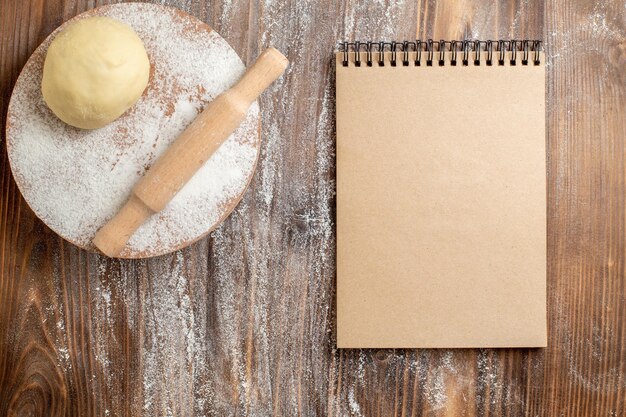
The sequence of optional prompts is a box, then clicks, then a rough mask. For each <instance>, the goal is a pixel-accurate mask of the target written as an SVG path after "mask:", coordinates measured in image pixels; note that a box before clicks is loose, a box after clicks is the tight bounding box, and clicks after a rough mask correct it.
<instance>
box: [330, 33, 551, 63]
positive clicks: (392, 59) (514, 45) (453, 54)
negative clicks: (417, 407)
mask: <svg viewBox="0 0 626 417" xmlns="http://www.w3.org/2000/svg"><path fill="white" fill-rule="evenodd" d="M342 47H343V48H342V49H343V62H342V64H343V66H344V67H347V66H348V62H349V53H350V52H354V64H355V66H357V67H360V66H361V65H362V64H363V59H362V54H363V52H365V65H367V66H368V67H371V66H374V65H375V64H376V65H378V66H381V67H384V66H385V64H386V63H389V65H390V66H392V67H395V66H399V64H398V62H400V65H402V66H409V63H410V62H409V59H410V53H411V52H414V53H415V60H414V62H413V63H414V65H415V66H418V67H419V66H421V65H422V55H425V56H426V59H425V65H426V66H432V65H433V62H435V57H436V62H437V64H438V65H439V66H444V65H446V52H449V53H450V54H449V63H450V65H452V66H456V65H457V62H458V61H457V57H458V55H459V53H460V54H461V65H462V66H468V65H470V55H472V58H473V59H472V64H473V65H481V62H483V59H482V58H483V54H482V53H483V52H486V53H487V54H486V58H485V59H484V63H485V65H487V66H492V65H499V66H501V65H504V61H505V59H506V56H507V52H508V56H509V65H516V64H517V62H518V61H519V62H521V65H529V62H531V61H530V58H531V55H532V63H533V65H539V64H540V62H539V57H540V55H539V52H540V51H541V41H540V40H529V39H525V40H515V39H511V40H503V39H500V40H486V41H480V40H459V41H457V40H451V41H447V40H443V39H442V40H439V41H433V40H432V39H428V40H426V41H423V40H420V39H417V40H415V41H403V42H395V41H393V42H384V41H379V42H359V41H355V42H343V43H342ZM385 52H390V54H389V55H390V56H389V59H385ZM494 52H496V53H497V58H498V59H497V60H496V61H494V60H493V57H494ZM399 55H400V56H401V60H400V61H399V60H398V56H399ZM518 55H521V56H522V59H521V60H518ZM374 56H376V60H374Z"/></svg>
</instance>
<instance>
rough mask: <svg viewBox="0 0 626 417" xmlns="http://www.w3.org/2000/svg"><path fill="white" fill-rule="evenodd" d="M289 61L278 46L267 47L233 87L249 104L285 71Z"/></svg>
mask: <svg viewBox="0 0 626 417" xmlns="http://www.w3.org/2000/svg"><path fill="white" fill-rule="evenodd" d="M288 64H289V61H288V60H287V58H286V57H285V56H284V55H283V54H282V53H280V51H278V50H277V49H276V48H267V49H266V50H265V51H263V53H261V55H259V57H258V58H257V60H256V61H255V62H254V64H252V66H251V67H250V69H248V71H246V73H245V74H244V75H243V77H242V78H241V79H240V80H239V82H237V84H235V86H234V87H233V90H234V92H235V93H236V94H237V95H238V96H239V97H241V98H242V99H243V100H244V101H245V103H246V105H247V106H249V105H250V104H252V102H253V101H254V100H256V99H257V97H259V95H261V93H262V92H263V91H264V90H265V89H266V88H267V87H269V85H270V84H271V83H273V82H274V81H275V80H276V79H277V78H278V77H280V75H281V74H282V73H283V72H284V71H285V68H287V65H288Z"/></svg>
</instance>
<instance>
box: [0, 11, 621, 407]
mask: <svg viewBox="0 0 626 417" xmlns="http://www.w3.org/2000/svg"><path fill="white" fill-rule="evenodd" d="M165 3H166V4H170V5H174V6H177V7H180V8H181V9H183V10H186V11H188V12H191V13H193V14H194V15H196V16H198V17H200V18H201V19H203V20H205V21H207V22H208V23H209V24H210V25H212V26H213V27H214V28H215V29H216V30H218V31H219V32H220V33H221V34H222V35H223V36H224V37H225V38H226V39H227V40H228V41H229V42H230V43H231V44H232V45H233V47H234V48H235V49H236V50H237V52H239V53H240V54H241V56H242V57H243V58H244V60H245V61H247V62H250V61H251V60H252V59H254V57H255V56H256V55H257V53H258V52H259V51H260V50H261V49H262V48H264V47H266V46H267V45H269V44H272V45H274V46H276V47H278V48H279V49H281V50H282V51H283V52H285V53H287V54H288V55H289V58H290V59H291V60H292V62H293V64H292V66H291V68H290V69H289V71H288V73H287V74H286V76H285V77H284V79H283V80H282V81H281V82H279V83H277V84H276V85H275V86H273V87H272V88H271V89H270V91H269V92H268V93H266V94H265V95H264V96H263V98H262V100H261V106H262V109H263V137H264V144H263V154H262V158H261V163H260V166H259V170H258V171H257V174H256V175H255V178H254V181H253V184H252V186H251V188H250V190H249V191H248V192H247V194H246V196H245V198H244V200H243V201H242V203H241V205H240V206H239V207H238V209H237V210H236V211H235V212H234V213H233V215H232V216H231V217H230V218H229V219H228V220H227V221H226V222H225V223H224V224H223V226H222V227H220V228H219V229H218V230H217V231H216V232H214V233H213V234H212V235H211V237H210V238H209V239H206V240H204V241H202V242H199V243H198V244H196V245H193V246H192V247H190V248H187V249H185V250H183V251H180V252H178V253H175V254H172V255H169V256H163V257H160V258H156V259H151V260H146V261H117V260H108V259H106V258H103V257H100V256H98V255H95V254H88V253H86V252H83V251H80V250H78V249H76V248H74V247H73V246H71V245H69V244H67V243H65V242H63V241H62V239H60V238H59V237H57V236H56V235H54V234H53V233H52V232H50V231H49V230H48V229H47V228H46V227H45V226H44V225H43V224H42V223H41V222H40V221H39V220H37V219H36V218H35V217H34V216H33V214H32V212H31V211H30V210H29V208H28V207H27V205H26V204H25V202H24V200H23V199H22V197H21V196H20V194H19V191H18V190H17V189H16V187H15V183H14V182H13V179H12V177H11V174H10V170H9V167H8V163H7V158H6V151H5V150H4V146H3V149H2V157H1V158H0V173H1V176H0V241H1V242H2V243H1V246H0V251H1V252H0V415H2V416H3V415H15V416H28V415H35V416H39V415H41V416H44V415H45V416H55V415H109V416H121V415H133V416H137V415H147V416H153V415H158V416H161V415H163V416H166V415H185V416H186V415H196V416H202V415H288V416H291V415H303V416H312V415H330V416H344V415H353V416H361V415H362V416H375V415H381V416H392V415H393V416H421V415H428V416H444V415H455V416H457V415H458V416H479V415H480V416H483V415H493V416H522V415H527V416H535V415H545V416H581V415H597V416H620V415H624V414H626V410H625V405H624V398H625V395H626V394H625V390H626V339H625V337H626V329H625V328H626V325H625V324H624V319H623V318H624V316H625V315H626V288H625V286H626V279H625V278H626V276H625V271H624V261H625V256H626V252H625V251H626V242H625V236H626V233H625V223H626V202H625V197H624V190H625V188H626V187H625V185H626V184H625V177H626V166H625V162H624V137H626V125H625V123H626V118H625V114H624V112H625V111H624V108H625V104H626V98H625V97H626V91H625V86H626V78H625V77H626V71H625V69H626V65H625V62H626V46H625V45H626V15H625V11H624V8H623V4H621V2H620V1H617V0H613V1H611V0H609V1H607V0H604V1H601V2H599V3H591V2H585V1H582V0H578V1H573V2H556V1H551V2H548V3H546V4H545V5H544V3H542V2H533V1H526V0H524V1H512V0H511V1H505V0H501V1H497V2H488V1H485V0H465V1H460V2H456V3H451V2H434V1H427V0H418V1H417V2H406V1H400V2H385V1H374V0H370V1H366V2H356V1H345V2H331V3H328V2H322V1H319V0H314V1H313V0H312V1H309V2H302V1H295V0H293V1H280V2H279V1H270V0H266V1H263V2H247V1H237V0H232V1H222V2H206V1H203V0H202V1H189V0H186V1H185V0H180V1H178V0H176V1H170V2H165ZM0 4H1V5H2V7H1V10H2V13H0V23H1V24H0V27H2V31H0V41H1V42H0V89H1V91H0V100H1V101H0V104H1V107H2V112H1V115H2V116H1V117H2V124H3V125H4V121H5V115H6V107H7V105H8V99H9V97H10V91H11V88H12V85H13V83H14V82H15V79H16V78H17V75H18V72H19V69H20V68H21V67H22V65H23V64H24V63H25V61H26V59H27V58H28V56H29V54H30V53H31V52H32V51H33V50H34V48H35V47H36V46H37V44H38V43H39V42H40V41H41V40H43V39H44V38H45V36H46V35H47V34H48V33H50V32H51V31H52V30H53V29H54V28H55V27H56V26H57V25H58V24H60V23H61V22H62V21H64V20H66V19H68V18H70V17H72V16H74V15H76V14H77V13H80V12H81V11H84V10H87V9H88V8H90V7H93V6H94V5H95V4H94V2H93V1H87V0H50V1H43V0H30V1H24V2H17V1H14V0H0ZM98 4H102V3H98ZM415 36H417V37H422V38H428V37H432V38H434V39H439V38H462V37H469V38H485V39H495V38H500V37H502V38H543V39H544V40H545V41H546V49H547V57H548V67H547V75H548V86H547V87H548V97H547V100H548V106H547V108H548V115H547V116H548V121H547V127H548V138H547V139H548V178H549V189H548V200H549V207H548V214H549V224H548V229H549V244H548V255H549V269H548V273H549V274H548V275H549V278H548V289H549V294H548V295H549V299H548V313H549V320H550V323H549V327H550V342H549V343H550V345H549V347H548V348H547V349H505V350H491V349H485V350H381V351H371V350H362V351H355V350H346V351H338V350H336V349H335V348H334V224H333V221H334V212H333V204H334V196H333V193H334V183H333V180H334V160H333V152H334V130H333V129H334V114H333V113H334V102H333V96H334V90H333V72H332V71H333V69H332V65H331V62H330V59H331V52H332V50H333V48H334V47H335V45H336V43H337V42H338V41H342V40H344V39H353V38H354V39H376V40H378V39H384V38H386V39H404V38H413V37H415ZM3 138H4V136H3Z"/></svg>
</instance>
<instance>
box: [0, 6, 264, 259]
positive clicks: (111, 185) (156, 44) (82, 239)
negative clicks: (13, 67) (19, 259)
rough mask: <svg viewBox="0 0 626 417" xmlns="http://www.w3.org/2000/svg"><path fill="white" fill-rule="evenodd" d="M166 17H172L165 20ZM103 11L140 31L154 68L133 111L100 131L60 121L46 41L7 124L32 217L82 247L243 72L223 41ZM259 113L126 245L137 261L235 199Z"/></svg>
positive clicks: (160, 19) (128, 11)
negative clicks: (46, 98) (46, 88)
mask: <svg viewBox="0 0 626 417" xmlns="http://www.w3.org/2000/svg"><path fill="white" fill-rule="evenodd" d="M164 11H165V12H164ZM99 13H103V14H105V15H108V16H109V17H112V18H114V19H118V20H120V21H123V22H125V23H127V24H128V25H130V26H131V27H133V29H134V30H135V31H136V32H137V34H138V35H139V37H140V38H141V39H142V40H143V42H144V43H145V46H146V50H147V51H148V54H149V56H150V61H151V64H152V66H153V71H152V74H151V80H150V84H149V86H148V89H147V91H146V93H145V94H144V96H143V97H142V98H141V99H140V100H139V101H138V102H137V104H136V105H135V106H134V107H133V108H132V109H131V110H130V112H129V113H128V114H126V115H124V116H123V117H121V118H120V119H118V120H116V121H115V122H113V123H111V124H109V125H107V126H105V127H103V128H101V129H97V130H92V131H86V130H78V129H75V128H72V127H71V126H68V125H66V124H64V123H63V122H61V121H60V120H58V119H57V118H56V117H55V116H54V114H52V112H51V111H50V110H49V109H48V108H47V106H46V105H45V103H44V102H43V99H42V97H41V93H40V85H41V71H42V64H43V56H44V55H45V50H46V49H47V46H48V44H49V42H46V43H44V44H43V45H42V46H41V47H40V48H39V50H38V51H37V52H35V54H34V55H35V56H37V54H38V56H39V58H40V59H31V60H30V61H29V63H27V65H26V67H25V71H24V72H23V75H22V76H21V78H20V79H19V81H18V83H17V85H16V88H15V92H14V96H13V99H12V102H11V109H10V117H9V130H8V138H9V157H10V160H11V166H12V168H13V171H14V174H15V177H16V179H17V180H18V184H19V185H20V186H21V191H22V193H23V194H24V197H25V198H26V201H27V202H28V203H29V205H30V206H31V207H32V208H33V210H34V211H35V213H36V214H37V215H38V216H39V217H40V218H41V219H42V220H43V221H44V222H45V223H46V224H47V225H48V226H49V227H50V228H52V229H53V230H55V231H56V232H57V233H59V234H60V235H61V236H63V237H65V238H66V239H68V240H70V241H72V242H75V243H77V244H79V245H81V246H83V247H87V248H93V246H92V244H91V239H92V238H93V236H94V234H95V232H96V231H97V229H98V228H99V227H101V226H102V225H103V224H104V223H105V222H106V221H107V220H108V219H109V218H111V217H112V216H113V215H114V213H115V212H116V211H117V210H118V209H119V208H120V207H121V206H122V205H123V203H124V202H125V201H126V199H127V198H128V197H129V195H130V191H131V189H132V187H133V185H134V184H135V183H136V181H137V180H138V179H139V178H140V177H141V175H142V174H143V173H144V172H145V170H146V169H147V168H148V167H149V166H150V165H151V164H152V163H153V162H154V161H155V160H156V158H157V157H158V156H159V155H161V154H162V153H163V152H164V151H165V149H166V148H167V146H168V145H169V144H170V143H171V142H172V141H173V140H174V139H175V138H176V137H177V136H178V135H179V134H180V133H181V132H182V131H183V130H184V128H185V127H186V126H187V125H189V123H190V122H191V121H192V120H193V119H194V118H195V117H196V115H197V114H198V113H199V112H200V111H201V110H202V108H203V107H204V106H205V105H206V103H207V102H209V101H210V100H212V99H214V98H215V97H216V96H217V95H218V94H219V93H221V92H222V91H224V90H225V89H227V88H228V87H230V86H231V85H233V84H234V83H235V82H236V81H237V80H238V79H239V78H240V77H241V75H242V74H243V71H244V65H243V63H242V62H241V60H240V58H239V57H238V56H237V54H236V53H235V52H234V51H233V50H232V49H231V48H230V46H229V45H228V44H227V43H226V41H224V39H222V38H221V37H220V36H219V35H218V34H217V33H215V32H213V31H211V32H209V31H208V30H207V29H206V26H202V25H201V24H200V23H199V22H196V21H192V20H188V19H182V18H181V17H180V16H178V15H177V14H176V13H175V12H173V11H172V10H170V9H164V8H161V7H158V6H151V5H146V4H133V5H124V6H123V7H118V6H110V7H108V8H104V10H103V11H100V12H99ZM258 121H259V109H258V105H257V103H254V104H253V106H252V107H251V109H250V111H249V112H248V115H247V118H246V119H245V121H244V123H243V124H242V125H241V126H240V128H239V129H238V130H237V131H236V132H235V133H234V134H233V135H231V137H230V138H229V139H228V140H227V141H226V142H225V143H224V144H223V146H222V147H221V148H220V149H219V150H218V151H217V152H216V153H215V154H214V155H213V157H212V158H211V159H210V160H209V161H208V162H207V163H206V164H205V165H204V166H203V167H202V168H201V169H200V171H199V172H198V173H197V174H196V175H195V176H194V177H193V178H192V180H191V181H190V182H189V183H188V184H187V185H186V186H185V187H184V188H183V189H182V190H181V192H180V193H179V194H178V195H177V196H176V197H175V198H174V199H173V200H172V202H171V203H170V204H169V205H168V206H167V207H166V208H165V209H164V210H163V211H162V212H161V213H159V214H157V215H154V216H152V217H151V218H150V219H149V220H148V221H147V222H146V223H145V224H144V225H142V226H141V227H140V228H139V230H138V231H137V232H136V233H135V234H134V235H133V237H132V238H131V240H130V242H129V249H130V252H131V253H139V252H148V253H150V254H160V253H163V252H166V251H168V248H171V249H173V248H176V247H178V246H180V245H181V244H183V243H185V242H189V241H193V240H195V239H197V238H199V237H201V236H202V235H203V234H205V233H206V232H207V231H209V230H210V229H211V228H212V227H213V226H214V225H215V224H216V223H217V222H218V221H219V220H220V218H222V217H223V216H224V215H225V214H226V213H225V207H226V205H227V203H228V202H229V201H232V200H236V199H237V198H238V196H239V195H240V194H241V193H242V192H243V190H244V189H245V187H246V185H247V183H248V181H249V179H250V177H251V175H252V172H253V170H254V166H255V163H256V159H257V152H258Z"/></svg>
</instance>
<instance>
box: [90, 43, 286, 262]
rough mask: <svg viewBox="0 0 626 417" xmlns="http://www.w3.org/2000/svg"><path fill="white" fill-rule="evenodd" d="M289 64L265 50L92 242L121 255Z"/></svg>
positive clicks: (148, 174)
mask: <svg viewBox="0 0 626 417" xmlns="http://www.w3.org/2000/svg"><path fill="white" fill-rule="evenodd" d="M287 64H288V61H287V58H285V57H284V56H283V54H281V53H280V52H279V51H278V50H276V49H274V48H269V49H267V50H265V51H264V52H263V53H262V54H261V55H260V56H259V57H258V58H257V60H256V61H255V63H254V64H252V66H251V67H250V68H249V69H248V70H247V71H246V73H245V74H244V75H243V77H242V78H241V79H240V80H239V81H238V82H237V84H235V86H233V87H232V88H230V89H229V90H227V91H225V92H223V93H222V94H220V95H219V96H217V97H216V98H215V100H213V101H212V102H211V103H209V104H208V106H207V107H206V109H204V110H203V111H202V113H200V114H199V115H198V116H197V117H196V119H195V120H194V121H193V122H192V123H191V124H190V125H189V127H187V129H185V130H184V131H183V133H181V135H180V136H179V137H178V138H177V139H176V140H175V141H174V143H172V144H171V145H170V146H169V148H168V149H167V150H166V151H165V153H164V154H163V155H162V156H161V157H159V158H158V159H157V161H156V162H155V163H154V165H152V166H151V167H150V169H148V171H147V172H146V173H145V175H144V176H143V177H142V178H141V179H140V180H139V181H138V182H137V184H135V186H134V188H133V190H132V193H131V196H130V198H129V199H128V201H127V202H126V204H125V205H124V206H123V207H122V208H121V210H120V211H119V212H118V213H117V214H116V215H115V216H114V217H113V218H112V219H111V220H109V221H108V222H107V223H106V224H105V225H104V226H102V228H101V229H100V230H98V232H97V233H96V236H95V237H94V239H93V243H94V245H96V247H97V248H98V249H100V251H102V253H104V254H105V255H107V256H110V257H117V256H119V255H120V253H121V252H122V250H123V249H124V247H125V246H126V243H127V242H128V240H129V239H130V237H131V236H132V235H133V233H134V232H135V231H136V230H137V229H138V228H139V226H141V225H142V224H143V223H144V222H145V221H146V219H147V218H148V217H150V216H151V215H153V214H154V213H158V212H159V211H161V210H163V208H165V206H166V205H167V203H169V202H170V201H171V200H172V198H174V196H175V195H176V193H178V191H179V190H180V189H181V188H182V187H183V186H184V185H185V184H186V183H187V181H189V180H190V179H191V177H192V176H193V175H194V174H195V173H196V171H198V169H200V167H202V165H203V164H204V163H205V162H206V161H207V160H208V159H209V158H210V157H211V155H213V153H214V152H215V151H216V150H217V149H218V148H219V147H220V145H221V144H222V143H223V142H224V141H225V140H226V139H227V138H228V136H229V135H230V134H231V133H233V132H234V131H235V129H237V127H238V126H239V125H240V124H241V122H242V121H243V119H244V118H245V117H246V113H247V111H248V108H249V107H250V106H251V105H252V103H253V102H254V101H255V100H256V99H257V97H258V96H259V95H260V94H261V93H262V92H263V90H265V89H266V88H267V87H268V86H269V85H270V84H271V83H272V82H274V81H275V80H276V79H277V78H278V77H280V76H281V75H282V73H283V72H284V71H285V68H287Z"/></svg>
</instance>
